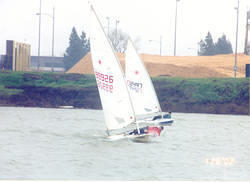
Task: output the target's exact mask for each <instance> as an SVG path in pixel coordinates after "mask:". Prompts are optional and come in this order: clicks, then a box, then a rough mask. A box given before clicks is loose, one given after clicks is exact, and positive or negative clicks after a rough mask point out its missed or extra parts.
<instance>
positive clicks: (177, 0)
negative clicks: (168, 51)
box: [174, 0, 180, 56]
mask: <svg viewBox="0 0 250 182" xmlns="http://www.w3.org/2000/svg"><path fill="white" fill-rule="evenodd" d="M179 1H180V0H176V4H175V31H174V56H176V29H177V7H178V2H179Z"/></svg>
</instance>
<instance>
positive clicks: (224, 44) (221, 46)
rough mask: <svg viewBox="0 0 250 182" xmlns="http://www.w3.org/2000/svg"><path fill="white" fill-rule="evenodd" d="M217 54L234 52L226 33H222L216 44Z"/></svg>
mask: <svg viewBox="0 0 250 182" xmlns="http://www.w3.org/2000/svg"><path fill="white" fill-rule="evenodd" d="M215 48H216V54H231V53H233V49H232V44H231V42H230V41H228V40H227V38H226V35H222V37H221V38H219V39H218V41H217V42H216V44H215Z"/></svg>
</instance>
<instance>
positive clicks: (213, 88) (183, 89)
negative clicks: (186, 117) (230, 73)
mask: <svg viewBox="0 0 250 182" xmlns="http://www.w3.org/2000/svg"><path fill="white" fill-rule="evenodd" d="M153 80H154V81H155V82H158V83H161V84H162V87H166V88H169V90H171V89H174V90H178V91H179V94H180V95H179V96H180V97H183V98H185V99H189V100H190V101H192V102H195V103H215V102H216V103H224V102H230V101H232V100H237V99H238V100H244V99H249V89H250V79H249V78H237V79H235V78H202V79H201V78H192V79H190V78H189V79H187V78H169V77H157V78H153ZM166 94H167V93H166Z"/></svg>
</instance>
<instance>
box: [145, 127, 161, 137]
mask: <svg viewBox="0 0 250 182" xmlns="http://www.w3.org/2000/svg"><path fill="white" fill-rule="evenodd" d="M148 133H149V134H152V135H154V136H160V134H161V128H158V127H156V126H149V127H148Z"/></svg>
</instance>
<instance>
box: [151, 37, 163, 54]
mask: <svg viewBox="0 0 250 182" xmlns="http://www.w3.org/2000/svg"><path fill="white" fill-rule="evenodd" d="M153 41H155V42H159V43H160V56H161V47H162V36H160V41H158V40H149V42H153Z"/></svg>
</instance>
